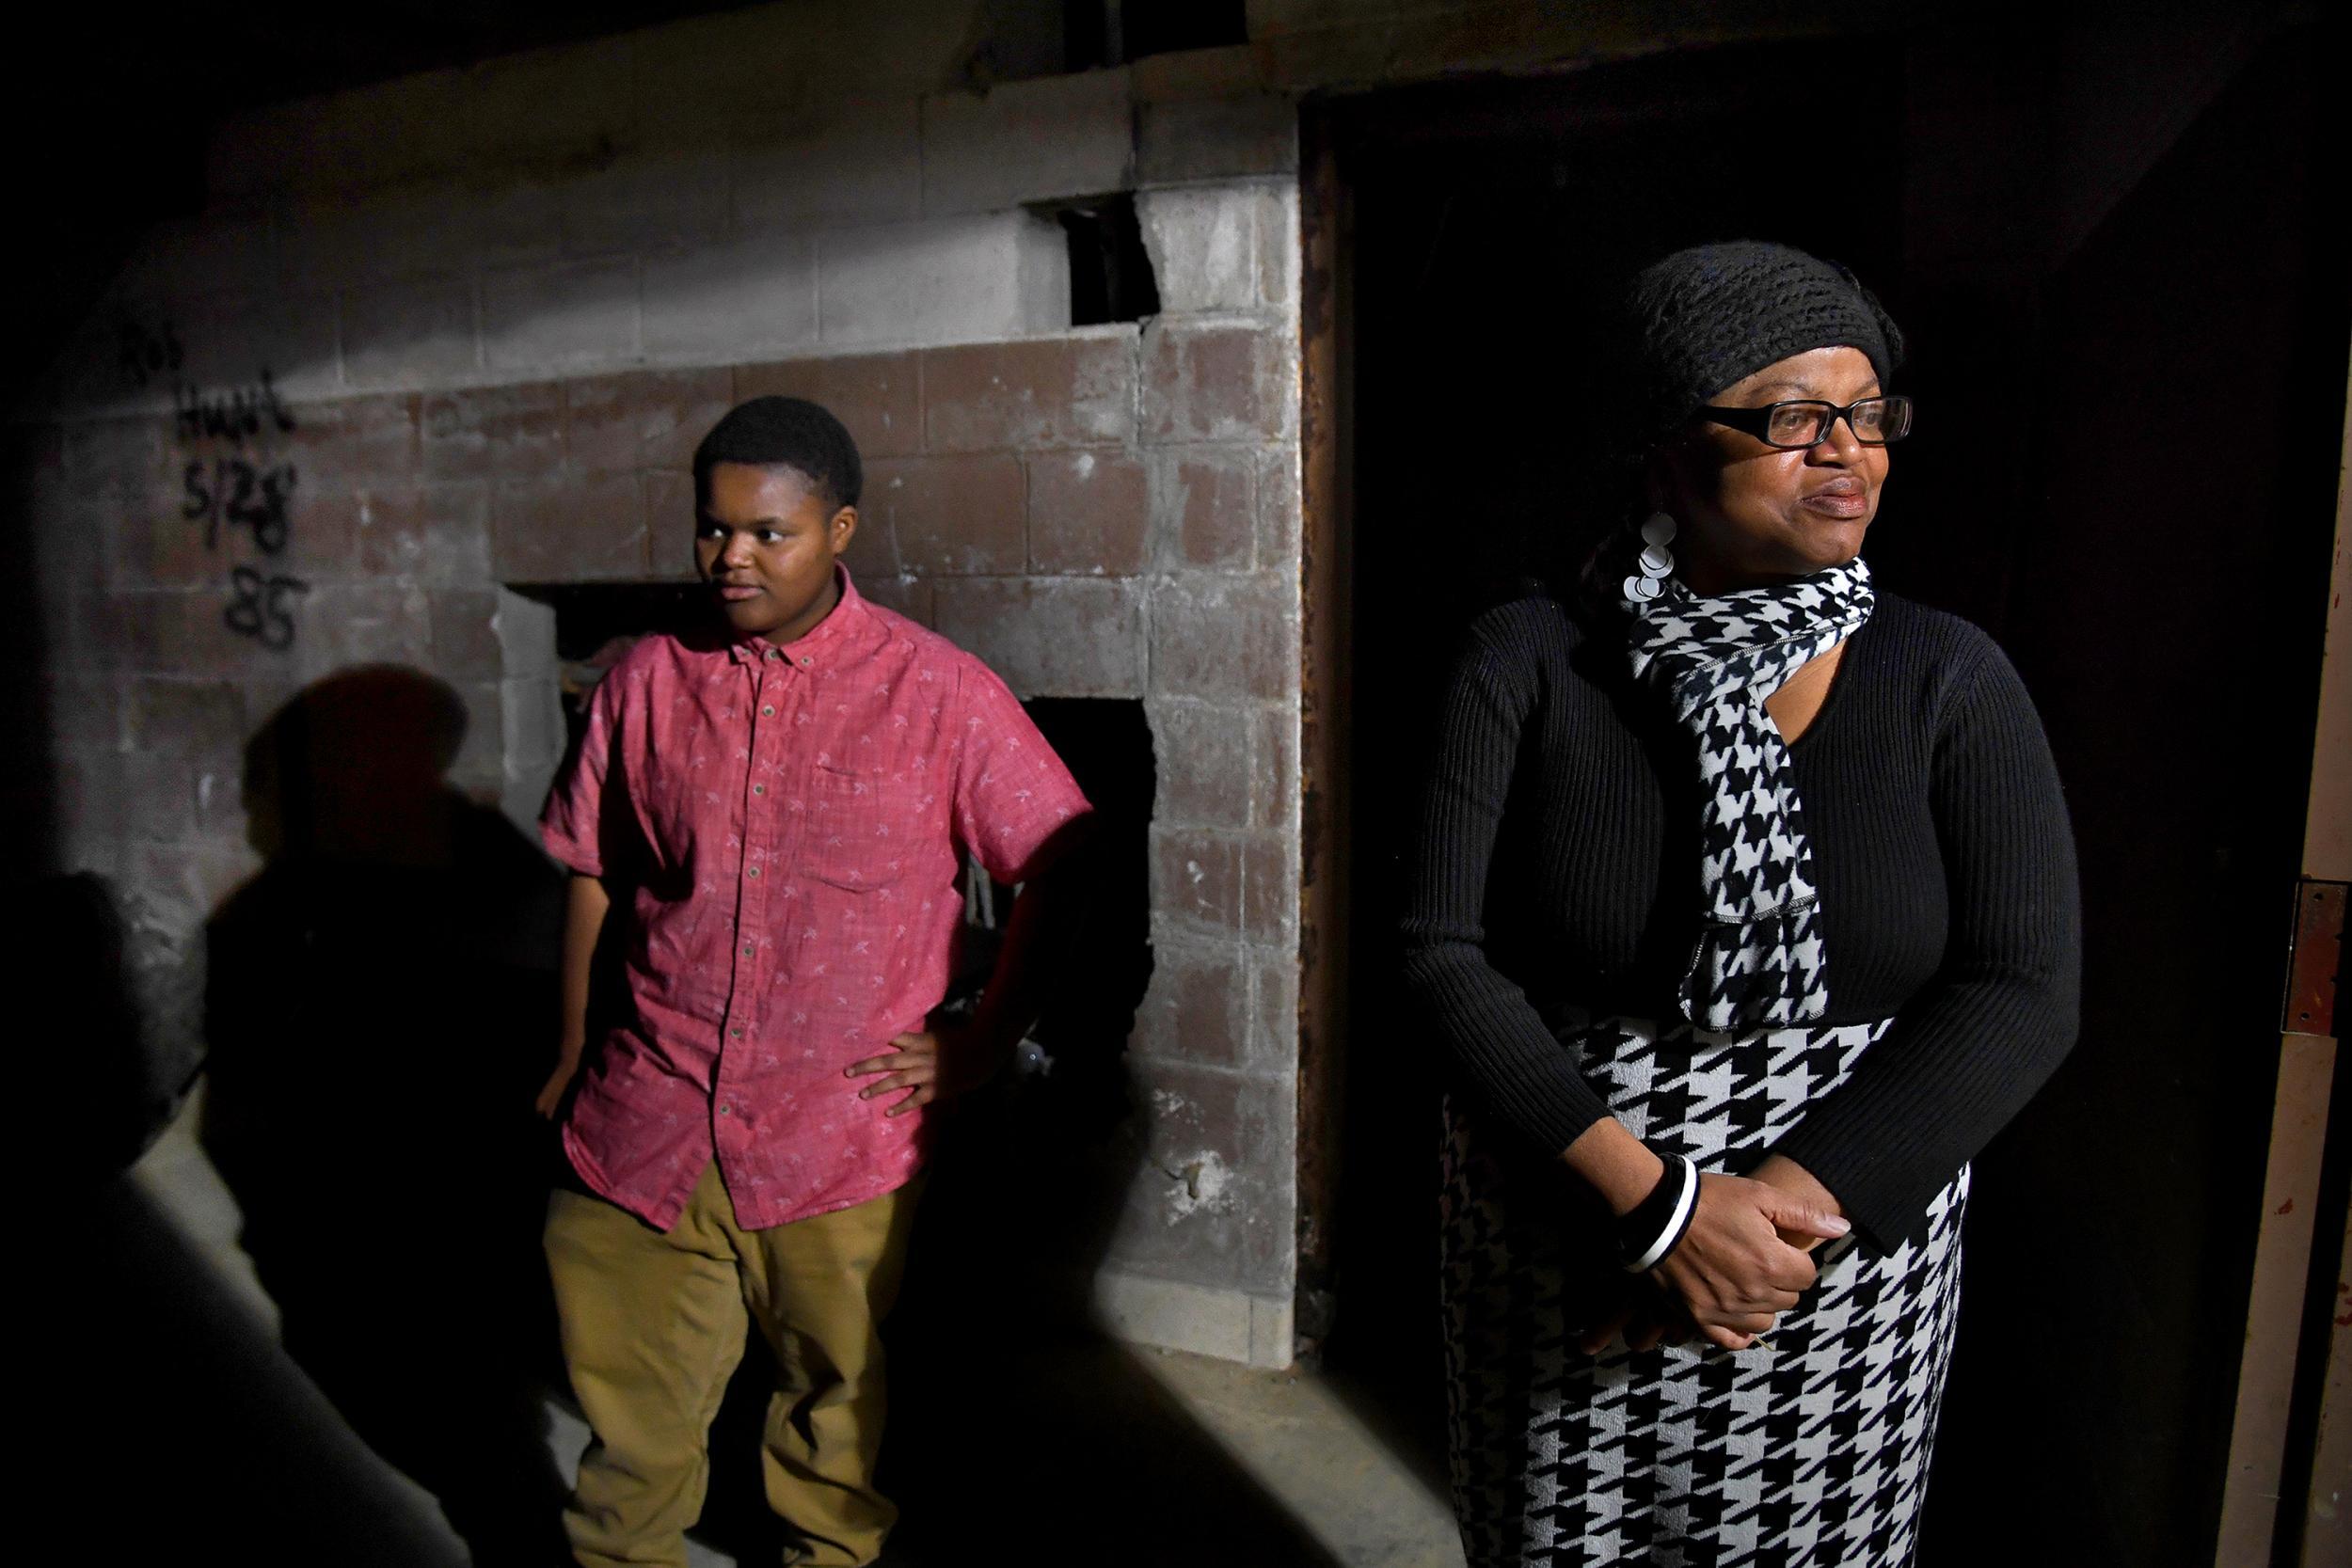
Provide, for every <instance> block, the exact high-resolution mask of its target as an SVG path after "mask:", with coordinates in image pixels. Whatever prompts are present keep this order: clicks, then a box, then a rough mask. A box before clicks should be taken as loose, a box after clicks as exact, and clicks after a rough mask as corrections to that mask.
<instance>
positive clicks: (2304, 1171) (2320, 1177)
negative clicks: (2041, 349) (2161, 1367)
mask: <svg viewBox="0 0 2352 1568" xmlns="http://www.w3.org/2000/svg"><path fill="white" fill-rule="evenodd" d="M2348 509H2352V376H2348V377H2347V380H2346V385H2345V409H2344V444H2343V449H2342V457H2341V467H2339V469H2338V472H2337V478H2336V531H2335V549H2334V555H2333V560H2332V562H2331V564H2330V567H2329V570H2328V626H2327V633H2326V639H2327V640H2326V643H2325V652H2324V653H2323V654H2322V656H2321V664H2320V686H2319V705H2318V708H2319V711H2318V714H2317V721H2316V733H2315V735H2314V736H2313V745H2312V778H2311V791H2310V796H2309V803H2308V807H2307V815H2306V816H2305V819H2304V832H2303V856H2302V865H2301V875H2300V877H2299V878H2298V879H2297V881H2296V888H2295V913H2294V915H2293V917H2292V918H2293V920H2294V923H2295V927H2296V950H2297V951H2296V959H2297V960H2299V961H2296V962H2294V963H2293V964H2292V965H2291V968H2292V970H2293V971H2295V973H2293V974H2291V975H2290V977H2289V981H2288V985H2287V988H2286V989H2287V997H2286V1002H2285V1005H2284V1006H2283V1007H2282V1008H2281V1014H2282V1016H2281V1018H2280V1037H2279V1070H2278V1087H2277V1092H2276V1095H2275V1097H2274V1100H2273V1108H2272V1113H2271V1124H2270V1147H2269V1155H2268V1160H2267V1163H2266V1165H2265V1173H2264V1181H2263V1199H2262V1205H2263V1206H2262V1219H2261V1228H2260V1230H2259V1232H2258V1234H2257V1238H2256V1241H2255V1249H2254V1268H2253V1277H2252V1281H2251V1284H2250V1287H2249V1294H2248V1300H2247V1310H2246V1343H2245V1349H2244V1352H2243V1354H2242V1355H2241V1357H2240V1360H2239V1365H2238V1386H2237V1403H2236V1409H2235V1413H2234V1416H2233V1420H2232V1423H2231V1431H2230V1460H2229V1469H2228V1472H2227V1475H2226V1476H2225V1478H2224V1480H2223V1482H2222V1494H2221V1528H2220V1531H2219V1535H2218V1538H2217V1541H2216V1544H2215V1551H2214V1563H2215V1568H2260V1565H2262V1564H2265V1563H2272V1562H2275V1561H2280V1560H2281V1559H2280V1555H2279V1554H2280V1553H2281V1552H2283V1551H2290V1550H2291V1551H2294V1552H2295V1554H2296V1555H2295V1558H2294V1561H2296V1563H2298V1564H2299V1565H2300V1568H2321V1565H2322V1564H2325V1563H2335V1562H2343V1561H2346V1560H2352V1277H2348V1276H2347V1273H2346V1271H2347V1269H2352V1223H2348V1225H2347V1229H2346V1233H2345V1235H2344V1237H2343V1238H2342V1239H2341V1241H2339V1239H2338V1238H2337V1237H2335V1236H2334V1235H2332V1234H2330V1235H2328V1236H2325V1237H2317V1236H2315V1235H2314V1233H2313V1231H2314V1227H2315V1224H2316V1222H2317V1220H2318V1218H2319V1216H2320V1215H2321V1214H2322V1213H2325V1212H2327V1211H2328V1201H2327V1200H2328V1196H2329V1195H2328V1191H2327V1178H2328V1170H2329V1168H2330V1164H2329V1148H2328V1145H2329V1143H2330V1141H2331V1140H2332V1141H2333V1142H2335V1143H2336V1144H2337V1145H2338V1146H2339V1149H2338V1152H2337V1156H2336V1157H2337V1158H2338V1159H2339V1160H2340V1159H2342V1158H2344V1151H2343V1150H2342V1148H2341V1146H2342V1145H2343V1144H2344V1141H2345V1140H2347V1139H2352V1127H2342V1126H2339V1127H2335V1128H2332V1129H2331V1128H2330V1127H2329V1125H2328V1119H2329V1118H2328V1108H2329V1104H2330V1101H2332V1100H2333V1098H2334V1092H2335V1086H2336V1085H2335V1080H2336V1076H2337V1072H2338V1069H2339V1066H2340V1064H2339V1061H2338V1045H2337V1041H2338V1037H2339V1036H2340V1035H2341V1033H2342V1023H2341V1021H2339V1020H2338V1019H2337V1018H2336V1017H2335V1011H2334V997H2333V992H2334V990H2335V985H2334V980H2333V977H2332V975H2331V974H2326V973H2322V972H2321V970H2322V968H2323V966H2329V965H2332V963H2333V962H2334V961H2335V953H2336V951H2337V949H2336V948H2335V947H2334V946H2333V944H2334V943H2335V942H2337V941H2338V940H2339V939H2340V937H2341V933H2342V927H2343V911H2344V889H2345V885H2346V884H2347V883H2352V511H2348ZM2331 901H2332V902H2331ZM2330 910H2332V913H2331V914H2328V913H2326V911H2330ZM2314 915H2320V916H2322V918H2321V919H2314V918H2313V916H2314ZM2327 919H2332V922H2333V927H2334V930H2333V934H2332V935H2331V934H2330V933H2329V932H2328V930H2327V929H2325V920H2327ZM2316 943H2328V944H2329V946H2328V948H2327V949H2325V951H2326V957H2325V958H2322V959H2320V961H2319V962H2316V963H2315V962H2314V958H2315V955H2314V953H2313V952H2312V946H2313V944H2316ZM2323 1294H2324V1295H2325V1297H2326V1298H2327V1301H2328V1309H2327V1311H2326V1312H2325V1315H2324V1317H2322V1316H2321V1315H2320V1314H2318V1313H2316V1312H2315V1311H2314V1310H2313V1307H2312V1303H2313V1302H2314V1301H2315V1300H2316V1299H2317V1298H2318V1297H2319V1296H2321V1295H2323ZM2315 1317H2319V1318H2320V1321H2323V1322H2326V1323H2328V1324H2329V1331H2328V1334H2327V1336H2326V1338H2325V1339H2324V1340H2321V1341H2320V1342H2317V1343H2309V1342H2306V1341H2307V1338H2316V1337H2311V1336H2307V1335H2306V1334H2305V1332H2304V1330H2305V1325H2306V1324H2307V1323H2310V1322H2312V1320H2313V1319H2314V1318H2315ZM2314 1360H2317V1361H2320V1362H2322V1363H2323V1364H2324V1374H2323V1376H2322V1377H2321V1378H2320V1379H2318V1380H2317V1394H2316V1398H2317V1401H2318V1408H2317V1411H2316V1414H2315V1420H2314V1421H2313V1423H2312V1436H2311V1439H2310V1442H2309V1446H2308V1451H2307V1452H2302V1453H2298V1452H2295V1451H2292V1449H2291V1445H2292V1443H2293V1440H2294V1437H2295V1435H2296V1424H2295V1422H2294V1419H2293V1418H2294V1415H2295V1404H2296V1391H2297V1387H2298V1385H2300V1386H2304V1387H2306V1388H2309V1387H2310V1386H2312V1383H2313V1381H2314V1380H2313V1379H2312V1375H2311V1365H2312V1362H2313V1361H2314ZM2310 1397H2311V1396H2310V1395H2308V1394H2307V1395H2306V1398H2310ZM2304 1477H2308V1480H2303V1479H2301V1478H2304ZM2298 1482H2299V1484H2298Z"/></svg>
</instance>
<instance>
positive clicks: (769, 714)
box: [759, 703, 776, 719]
mask: <svg viewBox="0 0 2352 1568" xmlns="http://www.w3.org/2000/svg"><path fill="white" fill-rule="evenodd" d="M759 716H760V717H761V718H762V719H773V718H774V717H775V716H776V705H775V704H773V703H763V704H761V705H760V709H759Z"/></svg>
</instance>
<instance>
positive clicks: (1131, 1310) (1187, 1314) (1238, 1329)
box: [1094, 1269, 1294, 1370]
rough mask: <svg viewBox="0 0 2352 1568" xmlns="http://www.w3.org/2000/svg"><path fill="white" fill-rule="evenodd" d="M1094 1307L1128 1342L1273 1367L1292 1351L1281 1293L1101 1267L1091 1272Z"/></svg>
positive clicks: (1107, 1328) (1279, 1366)
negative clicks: (1189, 1282)
mask: <svg viewBox="0 0 2352 1568" xmlns="http://www.w3.org/2000/svg"><path fill="white" fill-rule="evenodd" d="M1094 1313H1095V1317H1096V1318H1097V1319H1098V1320H1099V1321H1100V1322H1101V1323H1102V1325H1103V1328H1104V1332H1106V1333H1108V1334H1110V1335H1112V1336H1113V1337H1115V1338H1120V1339H1124V1340H1126V1341H1127V1342H1128V1343H1129V1344H1135V1345H1157V1346H1159V1347H1160V1348H1161V1349H1163V1350H1180V1351H1187V1352H1190V1353H1191V1354H1194V1355H1213V1356H1216V1358H1217V1359H1218V1360H1220V1361H1239V1362H1241V1363H1243V1364H1244V1365H1247V1366H1251V1367H1265V1368H1272V1369H1275V1370H1280V1369H1282V1368H1285V1367H1288V1366H1289V1365H1290V1364H1291V1360H1292V1357H1293V1354H1294V1346H1293V1335H1292V1317H1293V1314H1292V1308H1291V1303H1290V1302H1289V1301H1288V1300H1287V1299H1281V1298H1277V1297H1272V1296H1253V1295H1249V1294H1248V1293H1246V1292H1244V1291H1231V1290H1218V1289H1215V1288H1212V1287H1209V1286H1205V1285H1187V1284H1185V1283H1184V1282H1183V1281H1181V1280H1174V1279H1159V1278H1155V1277H1153V1276H1152V1275H1139V1274H1121V1273H1120V1272H1119V1271H1117V1270H1115V1269H1104V1270H1102V1271H1101V1272H1099V1273H1098V1274H1096V1275H1095V1276H1094Z"/></svg>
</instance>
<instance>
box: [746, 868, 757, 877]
mask: <svg viewBox="0 0 2352 1568" xmlns="http://www.w3.org/2000/svg"><path fill="white" fill-rule="evenodd" d="M743 875H744V876H746V877H756V876H758V875H759V867H757V866H753V867H752V868H751V869H750V870H749V871H746V872H744V873H743Z"/></svg>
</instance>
